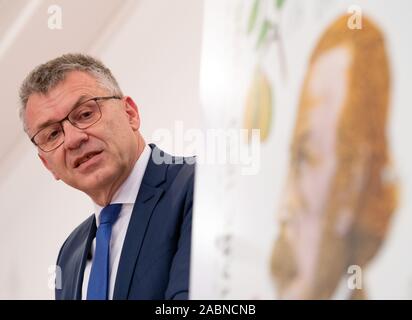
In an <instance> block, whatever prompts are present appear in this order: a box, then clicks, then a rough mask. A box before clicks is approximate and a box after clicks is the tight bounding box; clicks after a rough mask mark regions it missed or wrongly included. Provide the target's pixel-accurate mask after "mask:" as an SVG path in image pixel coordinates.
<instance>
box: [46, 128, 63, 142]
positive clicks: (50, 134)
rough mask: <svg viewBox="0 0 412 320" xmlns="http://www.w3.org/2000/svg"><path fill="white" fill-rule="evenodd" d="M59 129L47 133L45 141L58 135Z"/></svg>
mask: <svg viewBox="0 0 412 320" xmlns="http://www.w3.org/2000/svg"><path fill="white" fill-rule="evenodd" d="M60 133H61V130H53V131H51V132H50V133H49V134H48V135H47V141H53V140H55V139H57V138H58V137H59V136H60Z"/></svg>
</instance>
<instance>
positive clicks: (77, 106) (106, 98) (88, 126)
mask: <svg viewBox="0 0 412 320" xmlns="http://www.w3.org/2000/svg"><path fill="white" fill-rule="evenodd" d="M110 99H117V100H121V99H122V97H120V96H107V97H94V98H90V99H87V100H85V101H83V102H81V103H79V104H78V105H76V106H75V107H74V108H73V109H72V110H70V112H69V113H68V114H67V115H66V116H65V117H64V118H63V119H61V120H59V121H56V122H53V123H50V124H49V125H47V126H46V127H44V128H41V129H40V130H39V131H37V132H36V133H35V134H34V135H33V136H32V137H31V138H30V141H31V142H32V143H33V144H34V145H35V146H36V147H38V148H39V149H40V150H42V151H43V152H51V151H54V150H56V149H57V148H59V147H60V146H61V145H62V144H63V143H64V141H65V139H63V141H62V142H61V143H60V144H59V145H58V146H56V147H55V148H53V149H51V150H47V151H45V150H43V149H42V148H41V147H40V146H39V145H38V144H37V143H36V142H35V141H34V138H36V136H37V135H38V134H39V133H40V132H41V131H43V130H45V129H47V128H48V127H49V126H52V125H54V124H56V123H59V124H60V126H61V128H62V132H63V137H65V136H66V133H65V132H64V127H63V122H64V121H66V120H67V121H69V122H70V124H71V125H72V126H73V127H75V128H77V129H80V130H84V129H87V128H90V127H91V126H93V125H95V124H96V123H97V122H99V121H100V119H101V118H102V115H103V114H102V110H101V108H100V105H99V103H98V101H99V100H104V101H106V100H110ZM90 101H94V102H95V103H96V105H97V108H98V110H99V112H100V117H99V119H97V120H96V121H95V122H93V123H91V124H89V125H87V126H86V127H83V128H79V127H78V126H77V125H75V124H74V123H72V122H71V121H70V119H69V116H70V114H71V113H72V112H73V111H74V110H76V109H77V108H79V107H81V106H82V105H83V104H85V103H87V102H90Z"/></svg>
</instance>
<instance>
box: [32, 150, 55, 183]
mask: <svg viewBox="0 0 412 320" xmlns="http://www.w3.org/2000/svg"><path fill="white" fill-rule="evenodd" d="M37 155H38V156H39V158H40V160H41V162H43V165H44V166H45V167H46V168H47V170H49V171H50V172H51V173H52V175H53V176H54V179H56V180H60V178H59V177H58V175H57V174H56V173H55V172H54V171H53V170H52V168H51V167H50V165H49V163H48V162H47V160H46V159H45V158H44V157H43V156H42V155H41V154H40V153H38V154H37Z"/></svg>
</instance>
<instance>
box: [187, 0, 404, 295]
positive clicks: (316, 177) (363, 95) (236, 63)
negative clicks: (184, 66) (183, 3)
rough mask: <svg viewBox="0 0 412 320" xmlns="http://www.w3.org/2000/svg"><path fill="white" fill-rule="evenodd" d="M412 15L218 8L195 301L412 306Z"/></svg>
mask: <svg viewBox="0 0 412 320" xmlns="http://www.w3.org/2000/svg"><path fill="white" fill-rule="evenodd" d="M411 10H412V4H411V3H410V2H409V1H404V0H397V1H392V2H391V4H390V6H388V3H387V2H385V1H383V0H380V1H378V0H374V1H372V0H370V1H338V0H326V1H325V0H310V1H302V0H253V1H242V0H231V1H223V2H222V1H217V0H216V1H207V2H206V4H205V20H204V39H203V51H202V68H201V98H202V106H203V112H204V119H205V122H204V129H205V130H206V131H208V132H209V131H213V130H216V128H219V129H223V130H224V132H226V133H228V132H232V131H234V130H235V131H236V130H237V131H238V132H239V133H240V134H239V139H228V137H229V136H230V135H229V134H227V135H226V137H224V138H221V141H226V142H227V144H226V149H223V152H225V153H226V155H227V157H226V158H225V161H220V162H219V161H214V162H213V161H200V163H199V165H198V176H197V181H196V200H195V208H194V227H193V228H194V229H193V256H192V274H191V298H193V299H393V298H407V299H410V298H412V258H411V257H410V256H409V254H408V251H409V249H408V248H409V246H410V244H411V243H412V233H410V231H409V229H410V228H411V227H412V215H411V212H412V210H411V209H412V207H411V206H412V203H411V199H410V198H411V196H412V190H411V188H412V165H411V163H412V152H411V148H410V146H409V142H408V137H410V136H412V128H411V126H410V124H409V119H411V116H412V110H411V108H410V107H409V103H408V101H409V94H410V93H409V92H410V83H411V80H410V79H411V75H412V65H411V64H410V62H409V60H410V56H411V55H412V48H411V46H410V41H409V36H408V34H409V32H410V31H411V30H412V22H411V21H410V19H409V18H408V12H410V11H411ZM253 129H255V130H253ZM256 129H257V130H259V131H258V132H259V134H256ZM246 130H247V131H246ZM222 139H223V140H222ZM209 146H210V145H209ZM215 149H216V148H215ZM215 149H212V148H209V149H207V148H206V149H205V150H206V154H208V155H210V154H214V153H218V152H219V151H218V150H215ZM233 150H236V152H238V155H239V157H237V158H236V157H229V155H232V153H233V152H234V151H233ZM235 158H236V159H237V161H233V159H235ZM200 160H202V159H200Z"/></svg>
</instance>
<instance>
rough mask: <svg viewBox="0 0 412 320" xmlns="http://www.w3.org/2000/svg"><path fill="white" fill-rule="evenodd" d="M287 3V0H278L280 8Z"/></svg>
mask: <svg viewBox="0 0 412 320" xmlns="http://www.w3.org/2000/svg"><path fill="white" fill-rule="evenodd" d="M284 4H285V0H276V7H277V8H278V9H279V10H280V9H282V7H283V5H284Z"/></svg>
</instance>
